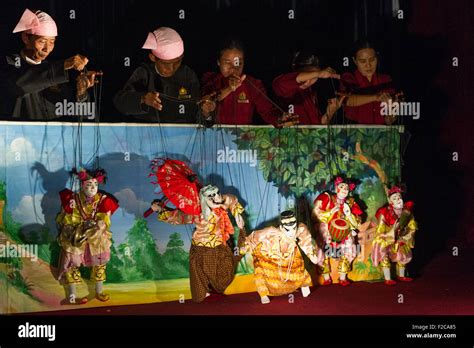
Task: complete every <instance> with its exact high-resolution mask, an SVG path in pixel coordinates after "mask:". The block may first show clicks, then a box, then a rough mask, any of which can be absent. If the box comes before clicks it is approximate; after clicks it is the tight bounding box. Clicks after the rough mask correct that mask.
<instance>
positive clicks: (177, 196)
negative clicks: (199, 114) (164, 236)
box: [144, 159, 245, 302]
mask: <svg viewBox="0 0 474 348" xmlns="http://www.w3.org/2000/svg"><path fill="white" fill-rule="evenodd" d="M152 170H153V171H154V172H153V173H151V174H150V175H156V177H157V179H158V181H157V182H156V184H159V185H160V187H161V189H162V192H163V194H164V196H165V199H163V200H155V201H153V202H152V203H151V207H150V209H148V211H147V212H145V214H144V215H145V217H146V216H148V215H149V214H150V212H157V213H158V220H159V221H163V222H167V223H170V224H195V229H194V232H193V236H192V241H191V249H190V251H189V278H190V285H191V296H192V300H193V301H194V302H202V301H203V300H204V299H205V298H206V297H208V296H210V293H211V291H214V292H217V293H223V292H224V291H225V289H226V288H227V287H228V286H229V284H230V283H231V282H232V280H233V279H234V275H235V270H236V268H237V264H238V262H239V261H240V259H241V258H242V256H241V255H239V252H238V249H237V253H236V255H235V253H234V252H233V245H232V243H233V238H232V235H233V234H234V226H233V225H232V222H231V220H230V218H229V216H228V212H230V213H231V214H232V215H233V216H234V218H235V222H236V224H237V226H238V228H239V230H240V232H239V237H238V247H240V246H242V245H243V242H244V238H245V231H244V226H245V223H244V219H243V217H242V213H243V212H244V208H243V207H242V205H240V203H239V201H238V199H237V197H235V196H234V195H231V194H221V192H220V191H219V188H217V187H216V186H213V185H207V186H205V187H202V186H201V185H200V183H199V181H198V179H197V175H196V174H194V172H193V171H192V170H191V169H190V168H188V166H187V165H186V164H185V163H184V162H181V161H177V160H172V159H157V160H154V161H152ZM168 201H169V202H171V203H172V204H173V205H174V206H175V207H176V208H170V207H168V206H166V204H167V202H168Z"/></svg>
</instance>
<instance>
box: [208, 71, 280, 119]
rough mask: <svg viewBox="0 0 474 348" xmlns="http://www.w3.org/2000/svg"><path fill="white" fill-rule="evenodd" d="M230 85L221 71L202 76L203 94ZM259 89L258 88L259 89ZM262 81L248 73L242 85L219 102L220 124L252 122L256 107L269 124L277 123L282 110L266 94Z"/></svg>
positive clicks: (218, 117) (218, 115) (218, 116)
mask: <svg viewBox="0 0 474 348" xmlns="http://www.w3.org/2000/svg"><path fill="white" fill-rule="evenodd" d="M227 86H229V82H228V79H227V78H226V77H224V76H223V75H222V74H220V73H215V72H208V73H205V74H204V75H203V77H202V95H208V94H210V93H213V92H216V91H220V90H222V89H223V88H226V87H227ZM257 89H258V90H257ZM262 93H263V94H265V95H266V91H265V87H264V86H263V84H262V81H260V80H257V79H256V78H254V77H252V76H249V75H247V77H246V79H245V80H244V81H243V82H242V85H241V86H240V87H239V88H237V89H236V90H235V91H233V92H232V93H230V94H229V95H228V96H227V97H225V98H224V99H223V100H221V101H220V102H218V104H217V119H216V122H217V123H219V124H252V119H253V114H254V111H255V109H257V112H258V113H259V114H260V116H262V118H263V120H264V121H265V122H267V123H269V124H272V125H276V123H277V121H278V117H279V116H281V112H280V111H279V110H278V109H276V108H275V106H273V105H272V103H270V102H269V101H268V100H267V99H266V98H265V96H264V95H262Z"/></svg>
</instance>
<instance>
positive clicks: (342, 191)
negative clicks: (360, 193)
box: [334, 176, 356, 200]
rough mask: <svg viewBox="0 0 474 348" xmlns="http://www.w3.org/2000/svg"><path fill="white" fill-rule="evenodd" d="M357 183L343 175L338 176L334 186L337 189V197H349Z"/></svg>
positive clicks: (342, 198)
mask: <svg viewBox="0 0 474 348" xmlns="http://www.w3.org/2000/svg"><path fill="white" fill-rule="evenodd" d="M355 187H356V185H355V184H354V183H352V182H349V181H348V180H344V179H343V178H342V177H340V176H338V177H337V178H336V179H335V180H334V188H335V189H336V195H337V198H338V199H340V200H344V199H346V198H347V195H348V194H349V192H350V191H353V190H354V189H355Z"/></svg>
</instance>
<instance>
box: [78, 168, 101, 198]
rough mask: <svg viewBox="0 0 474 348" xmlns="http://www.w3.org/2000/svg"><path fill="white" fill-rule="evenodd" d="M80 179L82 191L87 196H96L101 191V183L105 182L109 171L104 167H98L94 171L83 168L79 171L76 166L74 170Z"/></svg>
mask: <svg viewBox="0 0 474 348" xmlns="http://www.w3.org/2000/svg"><path fill="white" fill-rule="evenodd" d="M72 173H73V174H75V175H76V176H77V177H78V179H79V180H80V181H81V189H82V192H84V194H85V195H86V197H88V198H91V197H94V196H95V195H96V194H97V192H98V191H99V184H105V181H106V179H107V173H106V172H105V170H103V169H96V170H93V171H90V170H87V169H85V168H81V169H80V170H79V171H77V170H76V169H75V168H74V169H73V170H72Z"/></svg>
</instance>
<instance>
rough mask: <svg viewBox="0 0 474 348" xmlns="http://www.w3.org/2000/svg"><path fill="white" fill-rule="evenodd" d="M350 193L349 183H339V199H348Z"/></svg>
mask: <svg viewBox="0 0 474 348" xmlns="http://www.w3.org/2000/svg"><path fill="white" fill-rule="evenodd" d="M348 194H349V185H347V184H345V183H342V184H339V185H337V188H336V195H337V198H338V199H340V200H343V199H346V197H347V195H348Z"/></svg>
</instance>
